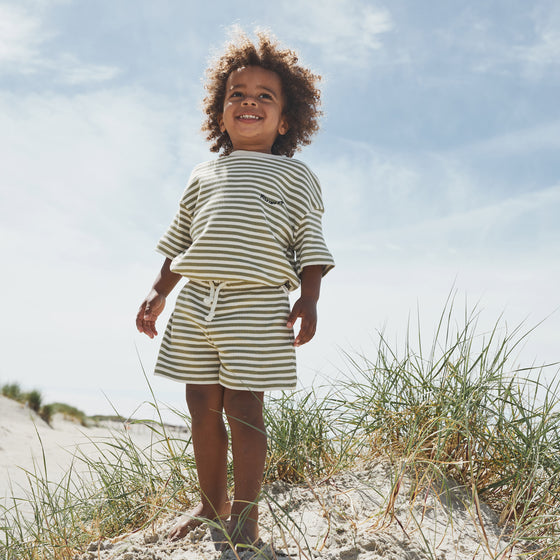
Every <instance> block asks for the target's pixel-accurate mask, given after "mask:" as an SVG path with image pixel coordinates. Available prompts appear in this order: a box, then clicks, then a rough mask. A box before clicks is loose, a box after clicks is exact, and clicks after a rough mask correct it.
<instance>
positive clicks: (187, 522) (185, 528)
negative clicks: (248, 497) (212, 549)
mask: <svg viewBox="0 0 560 560" xmlns="http://www.w3.org/2000/svg"><path fill="white" fill-rule="evenodd" d="M230 511H231V504H230V503H229V502H227V503H225V504H224V507H223V508H222V509H221V511H219V512H217V513H218V515H216V512H215V511H214V510H212V509H209V510H208V511H205V508H204V505H203V504H202V503H200V504H198V505H197V506H196V507H195V508H194V509H192V510H191V511H190V512H189V513H187V514H185V515H183V516H181V517H180V518H179V520H178V521H177V523H175V525H173V527H172V528H171V531H169V534H168V535H167V538H168V539H169V540H172V541H177V540H179V539H182V538H183V537H184V536H185V535H186V534H187V533H189V532H190V531H192V530H193V529H195V528H196V527H200V525H202V524H203V523H204V520H205V519H211V520H221V521H226V520H227V518H228V517H229V514H230Z"/></svg>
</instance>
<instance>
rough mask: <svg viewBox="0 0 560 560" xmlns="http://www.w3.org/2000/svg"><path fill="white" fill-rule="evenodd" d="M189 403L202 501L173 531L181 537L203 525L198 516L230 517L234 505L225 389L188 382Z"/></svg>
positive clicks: (212, 517) (173, 534) (171, 536)
mask: <svg viewBox="0 0 560 560" xmlns="http://www.w3.org/2000/svg"><path fill="white" fill-rule="evenodd" d="M186 392H187V405H188V407H189V412H190V415H191V419H192V425H191V433H192V443H193V448H194V456H195V460H196V470H197V473H198V481H199V484H200V504H199V505H198V506H197V507H196V508H194V509H193V510H192V511H191V512H190V513H189V514H188V515H185V516H183V517H181V519H179V521H178V522H177V524H176V525H175V526H174V527H173V529H172V530H171V532H170V533H169V538H170V539H180V538H182V537H184V536H185V535H186V534H187V533H188V532H189V531H190V530H191V529H194V528H195V527H196V526H198V525H200V521H198V520H196V519H193V516H195V517H204V518H207V519H217V518H221V519H227V518H228V517H229V513H230V509H231V504H230V502H229V499H228V496H227V448H228V439H227V432H226V427H225V424H224V420H223V416H222V408H223V404H224V388H223V387H222V386H221V385H217V384H216V385H192V384H187V391H186Z"/></svg>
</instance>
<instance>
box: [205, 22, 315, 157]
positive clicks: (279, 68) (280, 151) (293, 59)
mask: <svg viewBox="0 0 560 560" xmlns="http://www.w3.org/2000/svg"><path fill="white" fill-rule="evenodd" d="M257 37H258V39H259V44H258V45H257V46H255V45H254V44H253V42H252V41H251V40H250V39H249V38H248V37H247V35H245V34H244V33H242V32H240V31H238V33H237V38H236V40H235V41H234V42H231V43H229V44H228V45H227V46H226V50H225V52H224V53H223V54H222V55H221V56H220V57H219V58H218V59H217V60H216V61H215V63H214V64H212V65H211V66H210V67H209V68H208V70H207V71H206V78H207V79H206V84H205V88H206V90H207V91H208V95H207V96H206V97H205V98H204V102H203V109H204V113H205V114H206V120H205V121H204V124H203V125H202V130H203V131H204V132H207V136H206V139H207V140H209V141H210V142H212V145H211V147H210V150H211V151H212V152H220V151H221V152H222V153H221V154H220V155H224V156H225V155H228V154H229V153H231V151H232V150H233V145H232V143H231V140H230V137H229V135H228V133H227V132H222V131H221V130H220V125H219V118H220V117H221V115H222V113H223V109H224V100H225V94H226V82H227V79H228V77H229V75H230V74H231V73H232V72H233V71H234V70H237V69H238V68H245V67H247V66H260V67H261V68H264V69H265V70H271V71H273V72H275V73H276V74H277V75H278V76H279V77H280V81H281V83H282V93H283V95H284V101H285V103H284V109H283V114H284V117H285V118H286V120H287V123H288V127H289V128H288V132H287V133H286V134H284V135H278V137H277V138H276V141H275V142H274V144H273V145H272V153H273V154H277V155H285V156H288V157H292V156H293V155H294V153H295V152H296V150H299V149H300V148H301V146H305V145H307V144H309V143H310V142H311V137H312V136H313V134H315V133H316V132H317V130H319V122H318V120H319V117H320V116H321V111H320V109H319V105H320V103H321V92H320V91H319V89H317V87H316V83H317V82H318V81H319V80H320V79H321V76H319V75H317V74H313V73H312V72H311V71H310V70H308V69H307V68H303V67H302V66H301V65H299V64H298V57H297V55H296V53H295V52H294V51H292V50H289V49H281V48H280V47H279V46H278V44H277V42H276V41H275V40H274V39H273V38H272V37H271V36H269V35H268V34H266V33H264V32H258V33H257Z"/></svg>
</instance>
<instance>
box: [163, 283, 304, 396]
mask: <svg viewBox="0 0 560 560" xmlns="http://www.w3.org/2000/svg"><path fill="white" fill-rule="evenodd" d="M289 313H290V302H289V299H288V294H287V291H286V290H285V289H284V288H283V287H270V286H261V285H255V284H252V285H239V284H237V285H235V286H234V287H231V286H228V285H227V284H223V283H222V284H219V283H213V282H208V283H206V282H205V283H198V282H192V281H190V282H187V283H186V284H185V286H184V287H183V289H182V290H181V292H180V293H179V296H178V297H177V303H176V305H175V310H174V311H173V313H172V315H171V317H170V319H169V323H168V324H167V328H166V330H165V334H164V335H163V339H162V342H161V347H160V351H159V356H158V359H157V362H156V367H155V373H156V375H159V376H163V377H168V378H170V379H173V380H175V381H179V382H181V383H194V384H220V385H222V386H224V387H227V388H228V389H237V390H246V391H265V390H272V389H292V388H294V387H295V386H296V381H297V378H296V358H295V349H294V346H293V343H294V334H293V330H292V329H289V328H287V327H286V321H287V320H288V315H289Z"/></svg>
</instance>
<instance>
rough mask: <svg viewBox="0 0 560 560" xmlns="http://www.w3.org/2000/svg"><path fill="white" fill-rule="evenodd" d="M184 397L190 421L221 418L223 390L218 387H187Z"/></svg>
mask: <svg viewBox="0 0 560 560" xmlns="http://www.w3.org/2000/svg"><path fill="white" fill-rule="evenodd" d="M186 397H187V406H188V408H189V413H190V415H191V419H193V420H195V419H196V420H199V419H204V420H205V421H207V420H208V419H209V418H218V417H219V418H221V416H222V409H223V389H222V387H220V386H219V385H187V389H186Z"/></svg>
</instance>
